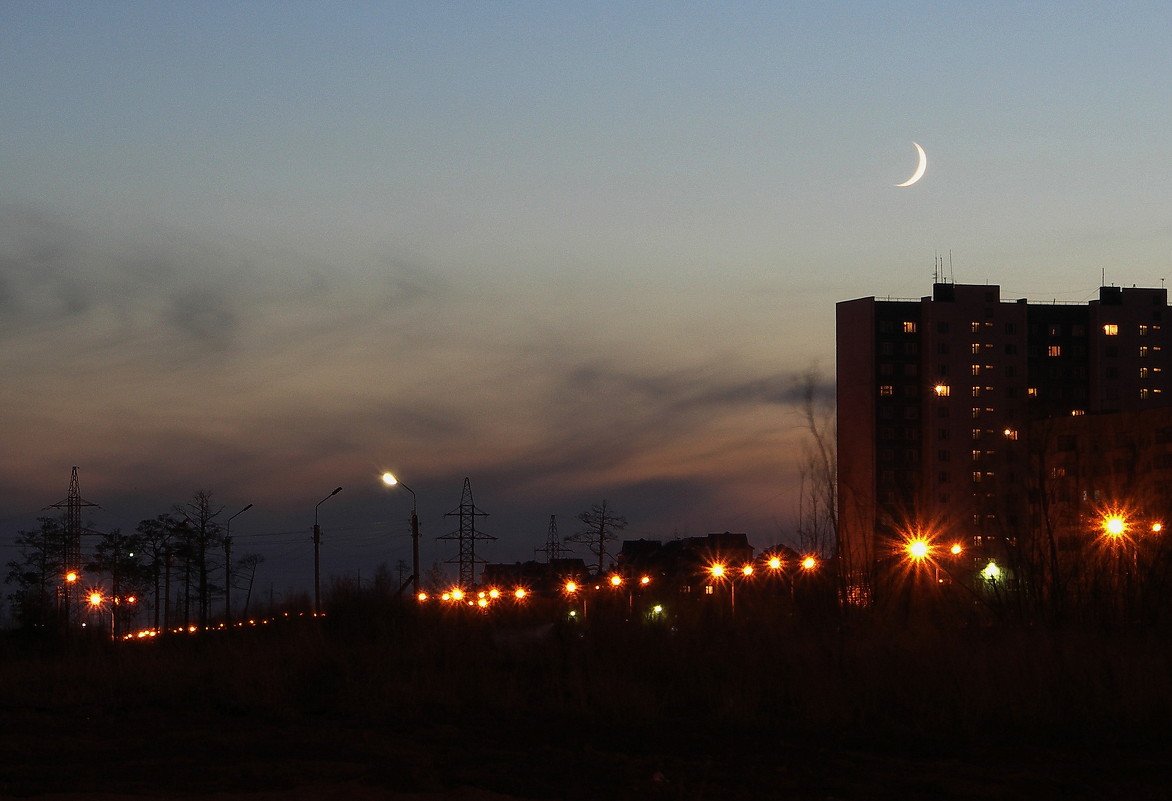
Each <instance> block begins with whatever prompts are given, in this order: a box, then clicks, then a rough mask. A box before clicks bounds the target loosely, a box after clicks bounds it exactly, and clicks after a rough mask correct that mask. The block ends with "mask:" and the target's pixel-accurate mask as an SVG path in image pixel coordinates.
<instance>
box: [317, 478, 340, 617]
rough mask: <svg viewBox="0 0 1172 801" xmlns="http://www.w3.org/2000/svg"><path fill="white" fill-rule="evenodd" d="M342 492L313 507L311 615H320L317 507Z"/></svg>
mask: <svg viewBox="0 0 1172 801" xmlns="http://www.w3.org/2000/svg"><path fill="white" fill-rule="evenodd" d="M341 491H342V488H341V487H338V488H337V489H336V490H334V491H333V492H331V493H330V494H329V495H327V496H326V497H324V498H322V499H321V500H320V501H318V502H317V506H315V507H313V613H314V614H315V615H318V614H321V554H320V548H321V526H319V525H318V524H317V510H318V507H319V506H321V505H322V504H323V503H325V502H326V501H328V500H329V499H330V498H332V497H334V496H335V495H337V494H338V493H339V492H341Z"/></svg>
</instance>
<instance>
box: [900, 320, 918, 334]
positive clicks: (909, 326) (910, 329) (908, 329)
mask: <svg viewBox="0 0 1172 801" xmlns="http://www.w3.org/2000/svg"><path fill="white" fill-rule="evenodd" d="M903 332H904V333H905V334H914V333H916V324H915V323H914V322H912V321H911V320H906V321H904V324H903Z"/></svg>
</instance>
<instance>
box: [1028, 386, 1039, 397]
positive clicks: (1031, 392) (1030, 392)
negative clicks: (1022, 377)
mask: <svg viewBox="0 0 1172 801" xmlns="http://www.w3.org/2000/svg"><path fill="white" fill-rule="evenodd" d="M1026 394H1027V395H1029V396H1030V397H1031V398H1036V397H1038V388H1037V387H1029V388H1028V389H1027V390H1026Z"/></svg>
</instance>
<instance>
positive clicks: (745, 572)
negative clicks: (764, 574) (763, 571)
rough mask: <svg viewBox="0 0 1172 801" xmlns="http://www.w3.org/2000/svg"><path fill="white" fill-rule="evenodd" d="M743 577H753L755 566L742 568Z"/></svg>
mask: <svg viewBox="0 0 1172 801" xmlns="http://www.w3.org/2000/svg"><path fill="white" fill-rule="evenodd" d="M741 575H742V576H751V575H753V566H752V565H745V566H744V567H742V568H741Z"/></svg>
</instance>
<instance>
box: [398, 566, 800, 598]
mask: <svg viewBox="0 0 1172 801" xmlns="http://www.w3.org/2000/svg"><path fill="white" fill-rule="evenodd" d="M765 565H766V567H768V568H769V569H771V570H775V571H776V570H781V569H782V568H783V567H784V566H785V562H783V561H782V560H781V558H780V557H776V556H775V557H773V558H771V559H769V560H768V561H767V562H765ZM798 565H799V566H800V567H801V569H802V570H807V571H809V570H814V569H815V568H817V567H818V560H817V559H816V558H815V557H813V556H807V557H805V558H804V559H802V560H801V561H800V562H799V563H798ZM707 572H708V574H709V575H710V576H712V577H713V578H718V579H719V578H725V577H731V576H732V572H731V571H730V569H729V568H728V567H727V566H726V565H724V564H723V563H720V562H717V563H715V564H712V565H710V566H709V567H708V571H707ZM754 572H756V568H754V567H753V565H751V564H745V565H743V566H742V567H741V569H740V573H741V575H742V576H751V575H753V574H754ZM607 583H608V584H610V586H611V587H613V588H616V589H617V588H618V587H621V586H623V584H625V583H626V579H624V578H623V577H622V576H620V575H618V574H617V573H614V574H612V575H611V576H610V577H609V578H608V579H607ZM650 583H651V577H650V576H640V577H639V586H640V587H646V586H648V585H649V584H650ZM584 589H586V586H585V585H582V584H579V583H578V582H576V581H567V582H566V583H565V584H563V585H562V590H564V591H565V593H566V594H567V595H575V594H577V593H578V592H579V591H580V590H584ZM594 589H595V590H601V589H602V585H601V584H595V585H594ZM502 595H503V593H502V592H501V591H500V590H499V589H496V588H495V587H494V588H491V589H488V590H481V591H480V592H478V593H476V597H475V598H474V597H472V596H471V594H470V593H467V592H465V591H464V590H462V589H460V588H459V587H453V588H452V589H450V590H447V591H445V592H443V593H441V594H440V595H439V596H437V597H438V598H439V600H440V601H443V602H446V603H463V604H467V605H468V606H479V607H480V608H481V609H483V608H485V607H487V606H488V605H489V604H491V603H492V602H493V601H496V600H499V599H500V598H501V597H502ZM528 595H529V590H527V589H525V588H524V587H517V588H516V589H514V590H513V591H512V597H513V599H514V600H516V601H524V600H525V598H526V597H527V596H528ZM416 598H417V600H418V601H419V602H420V603H424V602H427V601H430V600H432V598H433V596H432V595H431V594H430V593H427V592H420V593H419V594H418V595H417V596H416Z"/></svg>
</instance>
